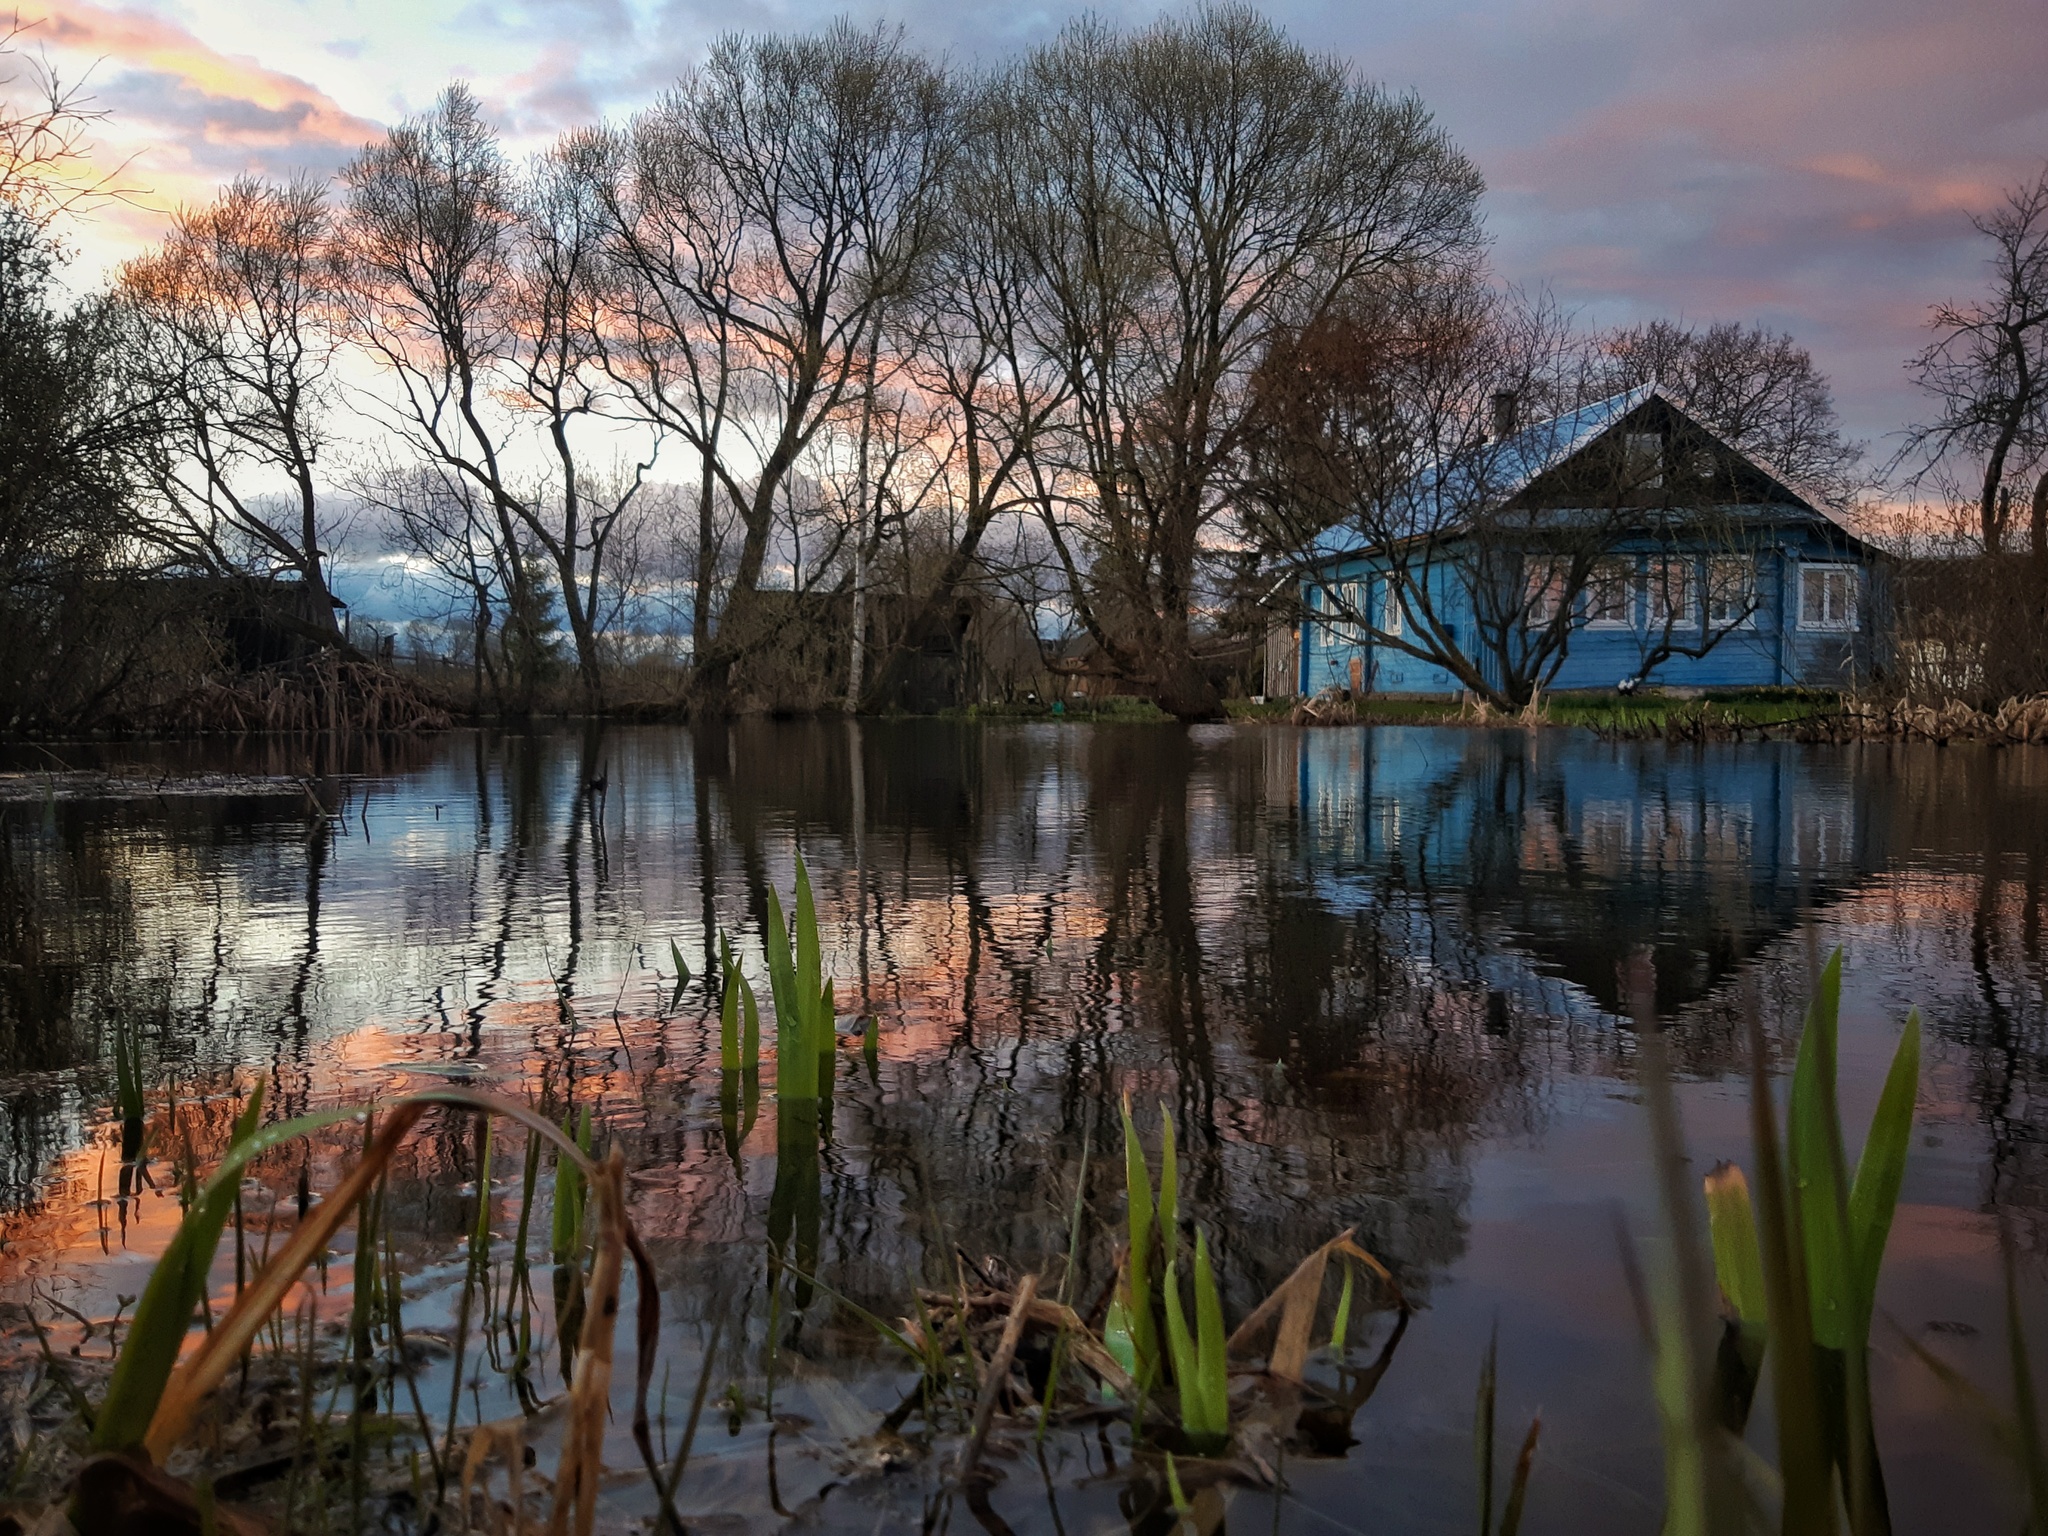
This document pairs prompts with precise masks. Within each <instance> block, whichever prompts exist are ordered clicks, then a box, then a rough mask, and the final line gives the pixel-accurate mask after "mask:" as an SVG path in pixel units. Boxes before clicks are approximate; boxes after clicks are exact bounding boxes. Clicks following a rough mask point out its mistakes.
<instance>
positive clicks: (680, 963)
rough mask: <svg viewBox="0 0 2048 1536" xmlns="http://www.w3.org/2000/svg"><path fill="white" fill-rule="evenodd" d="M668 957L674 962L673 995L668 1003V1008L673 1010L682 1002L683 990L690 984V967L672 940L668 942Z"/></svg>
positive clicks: (679, 948)
mask: <svg viewBox="0 0 2048 1536" xmlns="http://www.w3.org/2000/svg"><path fill="white" fill-rule="evenodd" d="M668 955H669V958H670V959H671V960H673V961H674V962H675V966H676V990H675V995H674V996H673V997H671V998H670V999H669V1003H668V1005H669V1007H670V1008H674V1007H675V1006H676V1004H678V1003H680V1002H681V1001H682V1000H683V988H685V987H687V986H688V985H689V984H690V966H689V962H688V961H686V960H684V959H683V951H682V949H681V947H680V946H678V945H677V943H676V941H675V940H674V939H670V940H669V941H668Z"/></svg>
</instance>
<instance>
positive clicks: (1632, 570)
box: [1586, 560, 1636, 629]
mask: <svg viewBox="0 0 2048 1536" xmlns="http://www.w3.org/2000/svg"><path fill="white" fill-rule="evenodd" d="M1635 621H1636V564H1635V562H1634V561H1633V560H1602V561H1600V562H1598V563H1597V564H1596V565H1594V567H1593V575H1592V579H1591V580H1590V581H1588V582H1587V583H1586V626H1587V628H1589V629H1627V628H1628V627H1630V626H1631V625H1633V624H1634V623H1635Z"/></svg>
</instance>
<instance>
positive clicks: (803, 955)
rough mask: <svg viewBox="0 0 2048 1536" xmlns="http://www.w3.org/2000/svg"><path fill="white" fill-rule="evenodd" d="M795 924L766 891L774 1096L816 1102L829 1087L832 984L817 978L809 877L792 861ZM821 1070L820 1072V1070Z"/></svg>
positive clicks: (764, 943)
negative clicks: (773, 1019)
mask: <svg viewBox="0 0 2048 1536" xmlns="http://www.w3.org/2000/svg"><path fill="white" fill-rule="evenodd" d="M792 904H793V906H794V908H795V924H794V928H793V930H792V926H791V924H790V922H789V921H788V920H787V919H786V918H785V917H784V916H783V910H782V899H781V898H780V897H779V896H778V895H776V893H775V892H774V890H773V889H771V890H770V891H769V892H768V923H767V926H766V927H765V928H764V929H763V930H762V934H761V947H762V949H763V950H764V951H765V952H766V954H767V958H768V986H769V991H770V993H771V995H772V996H773V998H774V1001H775V1096H776V1098H777V1099H780V1100H791V1101H797V1100H805V1099H815V1098H816V1097H818V1095H819V1093H820V1091H821V1090H829V1089H830V1087H831V1071H830V1064H831V1060H832V1048H833V1044H834V1035H833V1019H832V1006H833V1004H832V984H831V983H830V982H829V981H825V980H822V979H821V976H822V971H823V955H822V950H821V948H820V944H819V939H818V912H817V906H816V903H815V902H814V901H813V899H812V895H811V877H810V872H809V871H808V870H807V869H806V868H805V867H804V861H803V857H802V856H801V855H799V856H798V857H797V861H796V893H795V897H794V901H793V903H792ZM821 1069H822V1070H821Z"/></svg>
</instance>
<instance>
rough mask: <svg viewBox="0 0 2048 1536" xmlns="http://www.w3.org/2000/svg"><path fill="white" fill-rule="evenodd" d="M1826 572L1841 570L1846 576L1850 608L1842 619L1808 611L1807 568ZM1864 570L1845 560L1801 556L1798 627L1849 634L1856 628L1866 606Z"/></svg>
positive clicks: (1815, 571)
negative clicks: (1863, 582) (1802, 557)
mask: <svg viewBox="0 0 2048 1536" xmlns="http://www.w3.org/2000/svg"><path fill="white" fill-rule="evenodd" d="M1809 571H1812V572H1814V573H1816V574H1825V573H1827V572H1831V571H1839V572H1841V573H1842V575H1843V576H1844V577H1845V578H1846V579H1847V582H1848V589H1849V611H1848V613H1847V614H1846V615H1845V616H1844V617H1843V618H1841V619H1840V620H1831V619H1820V618H1810V617H1808V615H1807V611H1806V576H1807V572H1809ZM1862 577H1863V572H1862V569H1861V567H1859V566H1856V565H1853V564H1851V563H1850V562H1848V561H1846V560H1802V561H1800V562H1799V570H1798V577H1797V580H1798V599H1799V627H1800V628H1801V629H1810V630H1812V631H1814V632H1815V633H1816V634H1823V635H1849V634H1854V633H1855V632H1856V628H1857V624H1858V621H1859V618H1860V611H1861V609H1862V606H1863V584H1862Z"/></svg>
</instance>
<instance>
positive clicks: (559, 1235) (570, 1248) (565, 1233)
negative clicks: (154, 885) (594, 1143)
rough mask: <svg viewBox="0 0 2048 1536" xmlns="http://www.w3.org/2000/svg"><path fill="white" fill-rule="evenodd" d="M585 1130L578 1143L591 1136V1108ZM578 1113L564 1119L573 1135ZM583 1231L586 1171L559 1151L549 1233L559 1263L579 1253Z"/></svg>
mask: <svg viewBox="0 0 2048 1536" xmlns="http://www.w3.org/2000/svg"><path fill="white" fill-rule="evenodd" d="M583 1114H584V1121H583V1124H584V1128H585V1129H584V1133H583V1137H582V1139H581V1140H579V1141H578V1145H579V1146H581V1145H582V1144H583V1141H587V1140H588V1139H589V1134H590V1133H589V1125H590V1118H589V1117H590V1111H589V1110H588V1109H585V1110H584V1112H583ZM574 1121H575V1116H573V1115H570V1116H567V1117H565V1118H564V1119H563V1121H562V1134H563V1135H565V1136H570V1137H572V1138H573V1137H574V1134H575V1133H574V1132H573V1131H572V1130H571V1126H572V1125H573V1124H574ZM582 1230H583V1172H582V1170H581V1169H579V1168H578V1167H577V1166H576V1164H575V1163H574V1162H573V1161H572V1160H571V1159H569V1158H566V1157H563V1156H562V1155H561V1154H560V1153H559V1152H558V1153H557V1154H556V1155H555V1196H554V1224H553V1227H552V1230H551V1232H550V1241H549V1244H548V1248H549V1252H550V1253H551V1254H552V1255H553V1257H554V1261H555V1262H556V1263H557V1264H566V1263H568V1262H569V1259H570V1256H571V1255H572V1254H574V1253H575V1252H576V1249H577V1247H578V1246H579V1245H578V1243H577V1235H578V1234H579V1233H580V1232H581V1231H582Z"/></svg>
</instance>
